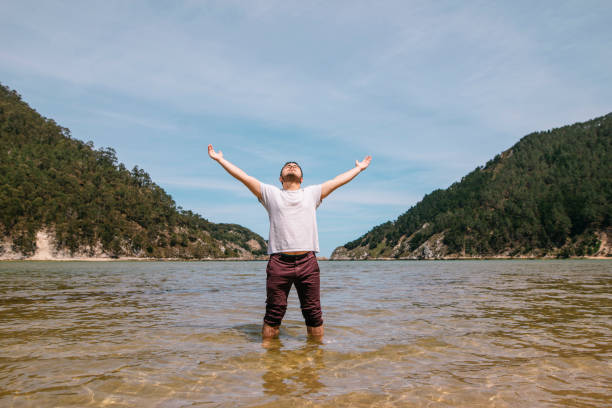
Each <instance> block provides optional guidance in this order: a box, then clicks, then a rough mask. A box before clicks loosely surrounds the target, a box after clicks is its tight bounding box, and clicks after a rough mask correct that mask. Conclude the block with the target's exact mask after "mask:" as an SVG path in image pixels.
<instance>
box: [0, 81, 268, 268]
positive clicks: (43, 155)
mask: <svg viewBox="0 0 612 408" xmlns="http://www.w3.org/2000/svg"><path fill="white" fill-rule="evenodd" d="M0 147H1V148H0V208H1V209H2V211H1V212H0V233H1V237H2V242H1V245H0V258H2V257H4V258H7V257H28V256H31V255H33V254H34V253H35V251H36V249H37V248H36V245H37V235H38V236H39V238H40V234H41V232H43V235H44V236H46V237H47V238H49V240H50V241H51V242H52V244H53V248H51V250H52V251H53V252H54V253H61V254H65V255H66V256H76V255H79V256H109V257H122V256H130V257H155V258H168V257H178V258H209V257H212V258H225V257H242V258H252V257H254V256H257V255H263V254H264V253H265V249H266V243H265V241H264V240H263V238H262V237H260V236H259V235H257V234H255V233H253V232H252V231H250V230H248V229H246V228H244V227H241V226H239V225H234V224H214V223H211V222H209V221H207V220H206V219H204V218H202V217H201V216H199V215H198V214H194V213H192V212H191V211H184V210H182V209H181V208H180V207H177V206H176V203H175V202H174V200H173V199H172V197H171V196H170V195H168V194H167V193H166V192H165V191H164V190H163V189H162V188H161V187H159V186H158V185H156V184H155V183H154V182H153V181H152V180H151V178H150V177H149V175H148V174H147V173H146V172H145V171H144V170H142V169H139V168H138V167H134V169H132V170H128V169H126V168H125V166H124V165H123V164H122V163H118V162H117V157H116V156H115V151H114V150H113V149H112V148H106V149H98V150H95V149H94V148H93V143H91V142H88V143H85V142H82V141H80V140H77V139H73V138H72V137H71V136H70V131H69V130H68V129H66V128H63V127H61V126H59V125H57V124H56V123H55V122H54V121H53V120H52V119H47V118H44V117H42V116H41V115H40V114H38V113H37V112H36V111H35V110H34V109H32V108H30V107H29V106H28V105H27V104H26V103H25V102H23V101H22V100H21V97H20V95H19V94H17V93H16V92H15V91H11V90H10V89H8V88H7V87H5V86H2V85H0ZM39 241H40V239H39Z"/></svg>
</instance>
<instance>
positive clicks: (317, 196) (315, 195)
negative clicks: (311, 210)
mask: <svg viewBox="0 0 612 408" xmlns="http://www.w3.org/2000/svg"><path fill="white" fill-rule="evenodd" d="M307 190H308V193H309V194H311V195H312V200H313V201H314V203H315V208H319V205H321V184H316V185H314V186H309V187H308V189H307Z"/></svg>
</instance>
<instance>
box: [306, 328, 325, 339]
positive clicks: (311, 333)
mask: <svg viewBox="0 0 612 408" xmlns="http://www.w3.org/2000/svg"><path fill="white" fill-rule="evenodd" d="M306 331H307V332H308V337H311V338H312V339H314V340H318V341H321V340H323V325H320V326H317V327H311V326H306Z"/></svg>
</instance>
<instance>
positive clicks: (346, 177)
mask: <svg viewBox="0 0 612 408" xmlns="http://www.w3.org/2000/svg"><path fill="white" fill-rule="evenodd" d="M371 161H372V156H366V157H365V158H364V159H363V160H362V161H357V160H355V167H353V168H352V169H350V170H349V171H346V172H344V173H342V174H340V175H337V176H336V177H334V178H333V179H331V180H329V181H326V182H325V183H323V184H321V200H322V199H324V198H325V197H327V196H328V195H330V194H331V192H332V191H334V190H335V189H337V188H338V187H340V186H343V185H345V184H346V183H348V182H349V181H351V180H352V179H354V178H355V177H356V176H357V175H358V174H359V173H361V172H362V171H364V170H365V169H366V168H367V167H368V166H369V165H370V162H371Z"/></svg>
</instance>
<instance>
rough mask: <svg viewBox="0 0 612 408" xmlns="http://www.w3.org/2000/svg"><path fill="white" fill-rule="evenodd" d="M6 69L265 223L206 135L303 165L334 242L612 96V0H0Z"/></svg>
mask: <svg viewBox="0 0 612 408" xmlns="http://www.w3.org/2000/svg"><path fill="white" fill-rule="evenodd" d="M0 10H1V12H0V38H2V39H3V40H2V41H1V42H0V82H1V83H2V84H4V85H7V86H9V87H10V88H13V89H15V90H17V91H18V92H19V93H20V94H21V95H22V96H23V98H24V100H25V101H26V102H28V103H29V104H30V105H31V106H32V107H33V108H35V109H36V110H37V111H38V112H40V113H41V114H43V115H45V116H47V117H50V118H53V119H54V120H55V121H56V122H58V123H59V124H60V125H62V126H65V127H68V128H70V129H71V131H72V135H73V137H75V138H78V139H81V140H85V141H88V140H91V141H93V142H94V144H95V146H96V147H97V148H98V147H106V146H110V147H113V148H114V149H116V151H117V155H118V157H119V160H120V161H121V162H123V163H125V164H126V166H128V167H130V168H131V167H133V166H134V165H138V166H139V167H141V168H143V169H145V170H146V171H147V172H148V173H149V174H150V175H151V177H152V178H153V180H154V181H155V182H157V183H158V184H159V185H161V186H162V187H163V188H164V189H165V190H166V191H167V192H168V193H170V194H171V195H172V197H173V198H174V199H175V201H176V202H177V204H178V205H180V206H182V207H183V208H185V209H191V210H193V211H195V212H197V213H200V214H202V215H203V216H204V217H206V218H207V219H209V220H211V221H213V222H230V223H238V224H241V225H244V226H246V227H248V228H250V229H252V230H253V231H255V232H257V233H259V234H261V235H262V236H263V237H264V238H266V239H267V236H268V219H267V215H266V212H265V210H264V208H263V207H262V206H261V204H259V203H258V202H257V200H256V199H255V198H254V197H253V196H251V194H250V192H249V191H248V190H247V189H246V188H245V187H243V186H242V185H241V184H239V183H238V182H237V181H235V180H234V179H233V178H231V176H229V175H228V174H226V173H225V172H224V170H223V169H222V168H221V167H220V166H219V165H218V164H216V163H215V162H213V161H211V160H210V159H209V158H208V156H207V153H206V146H207V145H208V144H209V143H212V144H213V146H214V147H215V148H216V149H221V150H222V151H223V153H224V155H225V157H226V158H227V159H228V160H230V161H232V162H233V163H234V164H236V165H238V166H239V167H241V168H242V169H244V170H245V171H246V172H247V173H249V174H251V175H253V176H255V177H257V178H258V179H260V180H261V181H263V182H266V183H270V184H277V185H278V173H279V170H280V166H281V165H282V164H283V163H284V162H285V161H288V160H295V161H298V162H299V163H300V164H301V165H302V168H303V170H304V176H305V180H304V184H305V185H308V184H315V183H321V182H324V181H326V180H328V179H330V178H332V177H334V176H335V175H337V174H339V173H342V172H344V171H346V170H348V169H349V168H351V167H352V166H354V162H355V159H359V160H361V159H362V158H363V157H364V156H366V155H367V154H371V155H372V156H373V160H372V164H371V165H370V168H368V170H367V171H366V172H364V173H362V174H360V175H359V176H358V177H357V178H356V179H355V180H353V181H352V182H351V183H349V184H347V185H346V186H344V187H342V188H341V189H339V190H337V191H336V192H334V193H333V194H332V195H331V196H329V197H328V198H327V199H326V200H325V201H324V202H323V204H322V205H321V207H319V210H318V221H319V240H320V244H321V255H323V256H328V255H329V254H330V253H331V251H332V250H333V249H334V248H335V247H336V246H338V245H342V244H344V243H346V242H347V241H350V240H353V239H355V238H357V237H358V236H360V235H362V234H363V233H365V232H367V231H368V230H369V229H371V228H372V227H373V226H375V225H378V224H380V223H382V222H385V221H388V220H393V219H395V218H397V216H399V215H400V214H402V213H403V212H404V211H406V210H407V209H408V208H409V207H410V206H412V205H413V204H415V203H416V202H418V201H419V200H420V199H421V198H422V197H423V195H424V194H427V193H428V192H430V191H432V190H434V189H436V188H446V187H448V186H449V185H450V184H451V183H452V182H454V181H457V180H459V179H460V178H461V177H462V176H463V175H464V174H466V173H467V172H469V171H471V170H473V169H474V168H475V167H477V166H479V165H482V164H484V163H485V162H486V161H487V160H488V159H490V158H492V157H493V156H494V155H495V154H497V153H499V152H501V151H502V150H505V149H507V148H508V147H510V146H511V145H513V144H514V143H515V142H517V141H518V140H519V139H520V138H521V137H522V136H524V135H525V134H527V133H530V132H532V131H536V130H546V129H550V128H553V127H558V126H562V125H565V124H570V123H574V122H578V121H584V120H588V119H591V118H593V117H597V116H600V115H603V114H606V113H609V112H610V111H612V98H611V97H612V74H611V73H612V46H611V44H612V28H611V27H612V25H611V24H610V18H611V17H612V3H611V2H610V1H538V2H531V1H513V2H492V1H439V2H430V1H422V2H421V1H418V2H417V1H397V2H395V1H380V2H359V1H252V2H243V1H231V0H223V1H177V2H170V1H149V2H143V1H61V2H55V1H43V2H41V1H24V0H19V1H17V0H15V1H6V0H1V1H0Z"/></svg>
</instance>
